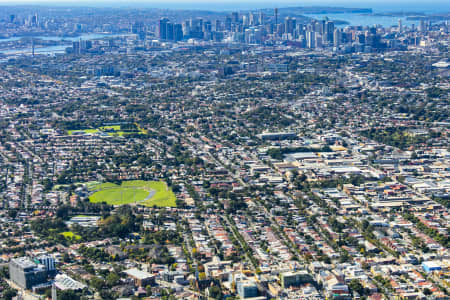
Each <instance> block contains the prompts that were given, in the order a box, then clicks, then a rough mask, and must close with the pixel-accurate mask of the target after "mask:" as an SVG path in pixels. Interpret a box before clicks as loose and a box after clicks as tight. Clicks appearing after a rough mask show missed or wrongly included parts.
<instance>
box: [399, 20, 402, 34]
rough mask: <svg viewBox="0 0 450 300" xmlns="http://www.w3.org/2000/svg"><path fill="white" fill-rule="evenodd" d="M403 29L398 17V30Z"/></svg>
mask: <svg viewBox="0 0 450 300" xmlns="http://www.w3.org/2000/svg"><path fill="white" fill-rule="evenodd" d="M402 31H403V25H402V19H398V32H402Z"/></svg>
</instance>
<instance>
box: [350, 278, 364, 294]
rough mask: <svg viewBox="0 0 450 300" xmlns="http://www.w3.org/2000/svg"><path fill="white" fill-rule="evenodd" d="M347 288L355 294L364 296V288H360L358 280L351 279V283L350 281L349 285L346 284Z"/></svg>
mask: <svg viewBox="0 0 450 300" xmlns="http://www.w3.org/2000/svg"><path fill="white" fill-rule="evenodd" d="M348 287H349V288H350V289H351V290H352V291H353V292H357V293H358V294H360V295H363V294H364V287H363V286H362V284H361V282H359V280H358V279H352V281H350V283H349V284H348Z"/></svg>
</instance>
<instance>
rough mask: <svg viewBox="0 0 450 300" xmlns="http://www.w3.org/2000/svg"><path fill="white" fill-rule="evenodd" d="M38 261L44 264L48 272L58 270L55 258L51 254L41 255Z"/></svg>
mask: <svg viewBox="0 0 450 300" xmlns="http://www.w3.org/2000/svg"><path fill="white" fill-rule="evenodd" d="M37 262H39V264H41V265H43V266H44V267H45V269H46V270H47V272H53V271H55V270H56V267H55V259H54V258H53V257H52V256H51V255H41V256H39V257H37Z"/></svg>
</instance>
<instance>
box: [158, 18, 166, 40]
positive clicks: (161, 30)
mask: <svg viewBox="0 0 450 300" xmlns="http://www.w3.org/2000/svg"><path fill="white" fill-rule="evenodd" d="M168 22H169V19H167V18H162V19H160V20H159V30H158V31H159V32H158V33H159V38H160V39H161V40H165V39H167V23H168Z"/></svg>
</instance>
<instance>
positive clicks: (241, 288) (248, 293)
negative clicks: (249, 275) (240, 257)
mask: <svg viewBox="0 0 450 300" xmlns="http://www.w3.org/2000/svg"><path fill="white" fill-rule="evenodd" d="M236 290H237V292H238V295H239V296H240V297H241V298H242V299H245V298H253V297H257V296H258V287H257V286H256V284H255V283H254V282H252V281H247V280H245V281H238V282H237V283H236Z"/></svg>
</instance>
